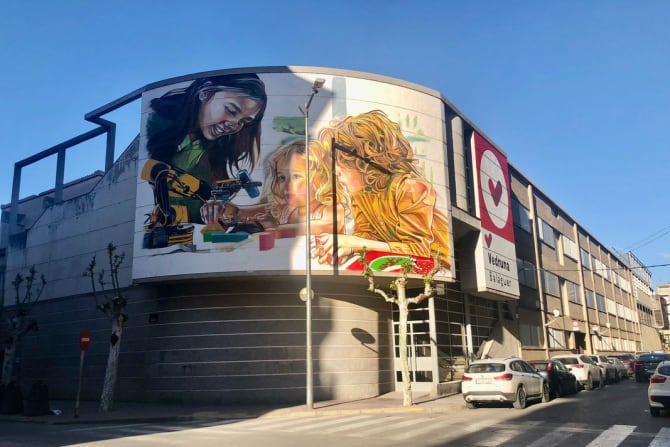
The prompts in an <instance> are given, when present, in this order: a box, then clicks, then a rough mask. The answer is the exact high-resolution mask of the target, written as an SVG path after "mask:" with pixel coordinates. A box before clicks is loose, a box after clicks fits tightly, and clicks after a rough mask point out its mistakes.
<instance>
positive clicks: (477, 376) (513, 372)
mask: <svg viewBox="0 0 670 447" xmlns="http://www.w3.org/2000/svg"><path fill="white" fill-rule="evenodd" d="M462 380H463V381H462V382H461V390H462V392H463V399H464V400H465V405H466V406H467V407H468V408H476V407H477V405H478V404H480V403H484V402H512V405H513V406H514V408H519V409H521V408H525V407H526V404H527V401H528V399H532V398H535V399H540V400H541V401H542V402H548V401H549V385H548V384H547V382H546V380H545V379H544V377H542V376H541V375H540V374H539V373H538V372H537V371H536V370H535V368H533V367H532V366H530V365H529V364H528V363H526V362H525V361H524V360H521V359H520V358H517V357H511V358H494V359H483V360H477V361H474V362H472V363H471V364H470V366H468V368H467V370H466V371H465V373H464V374H463V378H462Z"/></svg>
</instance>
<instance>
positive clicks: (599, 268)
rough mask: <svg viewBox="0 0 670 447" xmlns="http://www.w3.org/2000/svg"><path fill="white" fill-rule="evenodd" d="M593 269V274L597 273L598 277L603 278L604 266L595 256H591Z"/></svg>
mask: <svg viewBox="0 0 670 447" xmlns="http://www.w3.org/2000/svg"><path fill="white" fill-rule="evenodd" d="M591 268H592V269H593V272H594V273H596V274H597V275H600V276H602V274H603V265H602V263H601V262H600V261H598V260H597V259H596V257H595V256H591Z"/></svg>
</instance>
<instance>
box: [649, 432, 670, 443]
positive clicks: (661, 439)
mask: <svg viewBox="0 0 670 447" xmlns="http://www.w3.org/2000/svg"><path fill="white" fill-rule="evenodd" d="M669 445H670V428H668V427H663V428H661V429H660V430H659V431H658V434H657V435H656V436H655V437H654V439H653V440H652V441H651V443H650V444H649V447H668V446H669Z"/></svg>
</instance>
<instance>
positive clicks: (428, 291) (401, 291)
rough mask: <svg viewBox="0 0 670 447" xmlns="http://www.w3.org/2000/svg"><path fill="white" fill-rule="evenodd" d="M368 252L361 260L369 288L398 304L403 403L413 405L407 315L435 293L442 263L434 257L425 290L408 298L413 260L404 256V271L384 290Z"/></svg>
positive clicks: (425, 282) (406, 405)
mask: <svg viewBox="0 0 670 447" xmlns="http://www.w3.org/2000/svg"><path fill="white" fill-rule="evenodd" d="M365 255H366V252H365V250H364V251H363V253H362V255H361V262H362V263H363V265H364V266H365V268H364V270H363V274H364V275H365V277H366V278H367V279H368V290H369V291H370V292H374V293H376V294H378V295H380V296H381V297H382V298H384V300H385V301H387V302H389V303H393V304H395V305H396V306H398V315H399V318H398V320H399V321H398V340H399V344H400V345H399V346H398V348H399V351H400V363H401V366H402V371H401V372H402V384H403V399H402V404H403V406H405V407H409V406H412V404H413V402H412V382H411V381H410V377H409V360H408V358H407V317H408V315H409V305H410V304H418V303H420V302H422V301H423V300H425V299H426V298H428V297H430V296H432V295H433V293H434V292H435V289H434V287H433V277H434V276H435V274H436V273H437V272H439V271H440V264H439V262H438V257H437V255H436V256H435V258H434V263H433V269H432V270H431V271H430V272H429V273H428V274H426V275H424V277H423V285H424V287H423V292H421V293H419V294H418V295H416V296H414V297H412V298H408V297H407V293H406V287H407V276H408V274H409V273H410V272H411V271H412V269H413V265H412V262H411V261H409V260H407V258H402V260H401V261H399V263H398V264H399V265H401V266H402V268H403V273H402V275H401V276H400V277H398V278H395V279H394V280H393V281H392V282H391V284H390V286H389V291H388V292H387V291H385V290H382V289H380V288H378V287H377V285H376V284H375V278H374V272H373V270H372V269H371V268H370V263H369V261H367V260H366V256H365Z"/></svg>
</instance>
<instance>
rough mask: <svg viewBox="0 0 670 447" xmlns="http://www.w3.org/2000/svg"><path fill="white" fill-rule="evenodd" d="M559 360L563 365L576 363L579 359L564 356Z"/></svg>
mask: <svg viewBox="0 0 670 447" xmlns="http://www.w3.org/2000/svg"><path fill="white" fill-rule="evenodd" d="M560 360H561V362H563V364H564V365H576V364H577V363H579V361H577V359H575V358H572V357H565V358H561V359H560Z"/></svg>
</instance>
